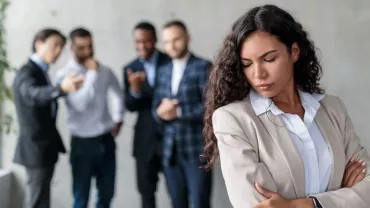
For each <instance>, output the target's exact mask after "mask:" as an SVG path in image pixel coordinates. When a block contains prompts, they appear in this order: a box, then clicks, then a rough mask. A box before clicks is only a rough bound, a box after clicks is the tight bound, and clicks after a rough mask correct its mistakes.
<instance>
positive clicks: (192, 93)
mask: <svg viewBox="0 0 370 208" xmlns="http://www.w3.org/2000/svg"><path fill="white" fill-rule="evenodd" d="M210 67H211V62H209V61H207V60H204V59H201V58H198V57H196V56H194V55H191V56H190V58H189V60H188V63H187V65H186V68H185V71H184V74H183V77H182V79H181V81H180V85H179V89H178V92H177V94H176V95H173V94H172V92H171V80H172V68H173V65H172V62H169V63H168V64H167V65H166V66H164V67H163V68H161V69H160V72H159V77H158V78H159V79H158V85H157V88H156V89H155V94H154V102H153V114H154V115H155V118H156V120H157V121H158V122H160V123H162V124H163V126H164V144H163V148H164V151H163V164H164V165H168V164H169V161H170V159H171V156H172V154H173V146H174V144H175V143H176V153H177V154H178V155H180V156H181V157H183V158H184V159H185V160H188V161H189V162H191V163H195V164H199V163H200V155H201V152H202V150H203V147H204V138H203V134H202V129H203V111H204V108H203V105H204V98H205V96H204V95H205V93H204V88H205V86H206V85H207V83H208V79H209V72H210V70H209V69H210ZM163 98H170V99H177V100H178V101H179V107H180V109H181V116H180V117H179V118H178V119H176V120H173V121H168V122H167V121H163V120H161V119H160V118H159V117H158V115H157V114H156V109H157V108H158V106H159V105H160V103H161V100H162V99H163ZM175 141H176V142H175Z"/></svg>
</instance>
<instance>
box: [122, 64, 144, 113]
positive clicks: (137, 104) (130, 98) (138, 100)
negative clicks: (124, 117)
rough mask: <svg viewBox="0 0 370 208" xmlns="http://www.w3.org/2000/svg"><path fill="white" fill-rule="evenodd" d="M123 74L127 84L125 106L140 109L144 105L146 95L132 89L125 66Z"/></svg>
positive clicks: (134, 109) (135, 109)
mask: <svg viewBox="0 0 370 208" xmlns="http://www.w3.org/2000/svg"><path fill="white" fill-rule="evenodd" d="M123 75H124V76H123V80H124V85H125V106H126V108H127V110H129V111H132V112H134V111H138V110H140V109H142V108H143V107H144V103H143V102H142V101H143V99H144V97H143V95H142V94H140V93H135V92H133V91H132V89H131V87H130V83H129V81H128V74H127V67H125V68H123Z"/></svg>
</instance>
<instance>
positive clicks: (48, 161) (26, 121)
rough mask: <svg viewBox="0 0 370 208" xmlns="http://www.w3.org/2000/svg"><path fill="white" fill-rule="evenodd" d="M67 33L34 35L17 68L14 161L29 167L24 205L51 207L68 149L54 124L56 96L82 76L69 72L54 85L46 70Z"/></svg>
mask: <svg viewBox="0 0 370 208" xmlns="http://www.w3.org/2000/svg"><path fill="white" fill-rule="evenodd" d="M65 40H66V39H65V37H64V36H63V35H62V34H61V33H60V32H59V31H57V30H55V29H43V30H41V31H40V32H38V33H37V34H36V36H35V39H34V42H33V45H32V50H33V52H34V54H33V55H32V56H31V57H30V60H29V61H28V62H27V63H26V64H25V65H24V66H22V67H21V68H20V69H19V70H18V71H17V74H16V76H15V79H14V83H13V91H14V99H15V107H16V110H17V116H18V123H19V129H20V132H19V138H18V143H17V146H16V151H15V156H14V162H15V163H18V164H20V165H23V166H24V167H25V168H26V173H27V184H26V199H25V208H49V207H50V183H51V179H52V177H53V173H54V167H55V164H56V162H57V160H58V154H59V152H62V153H65V151H66V150H65V148H64V145H63V142H62V139H61V137H60V135H59V133H58V130H57V128H56V126H55V120H56V113H57V102H56V100H57V99H58V98H59V97H61V96H64V95H66V94H67V93H70V92H74V91H76V90H77V89H79V88H80V87H81V85H82V81H83V76H75V75H72V74H71V75H68V76H66V77H65V78H64V79H63V80H62V81H61V82H60V84H58V85H57V86H53V85H52V84H51V82H50V79H49V76H48V74H47V72H48V69H49V65H50V64H52V63H54V62H55V61H56V60H57V58H58V57H59V55H60V53H61V51H62V49H63V47H64V44H65Z"/></svg>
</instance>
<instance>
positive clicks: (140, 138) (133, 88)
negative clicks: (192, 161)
mask: <svg viewBox="0 0 370 208" xmlns="http://www.w3.org/2000/svg"><path fill="white" fill-rule="evenodd" d="M133 35H134V40H135V46H136V51H137V53H138V55H139V57H137V58H135V59H134V60H133V61H132V62H131V63H129V64H127V65H126V66H125V67H124V69H123V72H124V84H125V104H126V108H127V109H128V110H129V111H132V112H138V118H137V121H136V125H135V129H134V130H135V133H134V147H133V150H134V151H133V155H134V157H135V159H136V182H137V187H138V190H139V192H140V194H141V204H142V206H141V207H142V208H155V207H156V205H155V192H156V190H157V182H158V174H159V172H160V171H161V169H162V165H161V153H162V130H161V126H160V125H159V124H158V123H157V122H155V120H154V118H153V114H152V111H151V109H152V101H153V91H154V88H155V87H156V79H157V78H158V76H157V71H158V68H159V67H160V66H162V65H164V64H165V63H167V62H168V61H170V58H169V57H168V56H167V55H166V54H164V53H162V52H160V51H159V50H157V49H156V48H155V45H156V42H157V37H156V31H155V28H154V26H153V25H152V24H151V23H149V22H140V23H138V24H137V25H136V26H135V28H134V32H133Z"/></svg>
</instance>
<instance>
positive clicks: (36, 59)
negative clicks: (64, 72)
mask: <svg viewBox="0 0 370 208" xmlns="http://www.w3.org/2000/svg"><path fill="white" fill-rule="evenodd" d="M30 59H31V60H32V61H33V62H35V64H37V66H38V67H40V68H41V69H42V71H44V72H48V70H49V65H48V64H47V63H46V62H45V61H44V60H42V58H41V57H40V56H39V55H38V54H37V53H34V54H32V55H31V57H30Z"/></svg>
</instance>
